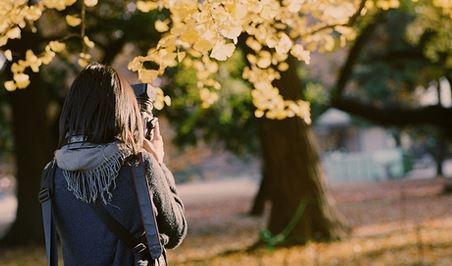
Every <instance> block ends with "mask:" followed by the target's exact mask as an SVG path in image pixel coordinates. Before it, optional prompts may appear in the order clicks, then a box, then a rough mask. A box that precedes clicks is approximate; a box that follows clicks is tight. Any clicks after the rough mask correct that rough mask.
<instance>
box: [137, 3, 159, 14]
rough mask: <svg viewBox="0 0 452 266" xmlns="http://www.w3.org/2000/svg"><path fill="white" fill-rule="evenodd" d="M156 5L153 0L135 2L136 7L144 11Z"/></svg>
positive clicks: (152, 8)
mask: <svg viewBox="0 0 452 266" xmlns="http://www.w3.org/2000/svg"><path fill="white" fill-rule="evenodd" d="M157 7H158V4H157V3H155V2H151V1H138V2H137V9H138V10H140V11H141V12H144V13H147V12H149V11H151V10H154V9H156V8H157Z"/></svg>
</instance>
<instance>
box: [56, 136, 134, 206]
mask: <svg viewBox="0 0 452 266" xmlns="http://www.w3.org/2000/svg"><path fill="white" fill-rule="evenodd" d="M77 140H78V141H77ZM129 155H131V152H130V150H129V149H127V148H126V147H125V145H124V144H122V143H120V142H112V143H108V144H102V145H99V144H92V143H87V142H83V141H80V139H77V138H72V139H71V142H70V143H69V144H67V145H65V146H63V147H62V148H61V149H59V150H57V151H56V152H55V159H56V163H57V165H58V167H59V168H61V169H62V172H63V176H64V178H65V179H66V182H67V185H68V189H69V191H72V192H73V194H74V195H75V197H76V198H78V199H80V200H81V201H84V202H87V203H90V202H94V201H95V200H96V199H97V197H99V195H100V197H101V199H102V201H103V202H104V203H105V204H106V203H107V202H109V201H110V200H111V198H112V193H111V191H112V190H113V189H114V188H115V187H116V182H115V180H116V177H117V176H118V173H119V170H120V169H121V166H122V164H123V162H124V159H125V158H126V157H128V156H129Z"/></svg>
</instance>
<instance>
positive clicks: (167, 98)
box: [164, 95, 171, 106]
mask: <svg viewBox="0 0 452 266" xmlns="http://www.w3.org/2000/svg"><path fill="white" fill-rule="evenodd" d="M164 101H165V103H166V105H168V106H171V98H170V97H169V96H168V95H166V96H165V98H164Z"/></svg>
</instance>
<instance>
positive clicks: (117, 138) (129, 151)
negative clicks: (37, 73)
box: [54, 64, 187, 266]
mask: <svg viewBox="0 0 452 266" xmlns="http://www.w3.org/2000/svg"><path fill="white" fill-rule="evenodd" d="M154 131H155V132H154V137H153V139H152V140H151V141H149V140H146V139H144V137H143V136H144V132H143V122H142V118H141V116H140V112H139V107H138V104H137V101H136V99H135V95H134V93H133V90H132V88H131V87H130V86H129V85H128V83H127V82H126V81H125V80H124V79H123V78H121V77H120V76H119V75H118V73H117V72H116V71H115V70H114V69H113V68H111V67H108V66H103V65H100V64H92V65H89V66H88V67H86V68H85V69H84V70H83V71H82V72H81V73H80V74H79V75H78V76H77V78H76V79H75V81H74V83H73V84H72V86H71V89H70V91H69V94H68V95H67V97H66V100H65V103H64V106H63V110H62V113H61V117H60V148H59V149H58V150H57V151H56V152H55V159H56V164H57V168H56V171H55V194H54V201H55V206H54V208H55V213H56V215H55V216H56V217H55V219H56V226H57V231H58V234H59V236H60V239H61V243H62V247H63V259H64V264H65V265H67V266H71V265H76V266H81V265H96V266H99V265H117V266H124V265H136V264H138V263H141V264H144V265H146V262H145V261H142V258H139V257H138V256H137V255H136V254H135V253H134V252H132V251H131V250H130V249H129V248H128V247H127V246H126V244H125V243H123V242H122V241H121V240H120V239H119V238H118V237H117V236H116V235H115V234H114V233H112V232H111V231H110V230H109V229H108V228H107V226H106V225H105V224H104V223H103V222H102V221H101V220H100V218H99V216H97V215H96V213H95V211H94V210H93V208H92V206H90V204H93V203H94V202H100V203H101V204H102V205H104V206H105V208H106V209H107V210H108V212H109V213H110V214H111V215H112V216H113V217H114V218H115V219H116V220H117V221H118V222H120V224H121V225H123V226H124V227H125V228H126V229H127V230H128V231H129V232H130V233H132V234H133V235H134V236H135V237H137V238H138V237H139V236H140V234H141V233H142V232H143V230H144V229H143V226H142V223H141V216H140V210H139V207H138V203H137V196H136V194H135V191H134V187H133V180H132V179H131V178H132V177H131V169H130V168H131V167H132V166H131V163H130V158H136V156H134V155H137V154H139V153H142V160H143V162H144V165H145V170H146V171H145V172H146V178H147V181H148V184H149V187H150V189H151V191H150V193H151V194H152V198H153V202H154V205H155V206H154V210H155V212H156V213H157V214H156V215H157V218H156V220H157V224H158V229H159V232H160V238H161V241H162V243H163V244H164V246H165V247H166V248H175V247H176V246H178V245H179V244H180V243H181V241H182V240H183V238H184V237H185V235H186V231H187V223H186V221H185V217H184V207H183V204H182V201H181V199H180V198H179V197H178V195H177V193H176V187H175V182H174V177H173V176H172V174H171V172H170V171H169V170H168V168H167V167H166V166H165V164H164V163H163V142H162V138H161V135H160V131H159V126H158V123H157V125H156V127H155V129H154ZM143 147H145V149H144V148H143ZM143 151H144V152H143Z"/></svg>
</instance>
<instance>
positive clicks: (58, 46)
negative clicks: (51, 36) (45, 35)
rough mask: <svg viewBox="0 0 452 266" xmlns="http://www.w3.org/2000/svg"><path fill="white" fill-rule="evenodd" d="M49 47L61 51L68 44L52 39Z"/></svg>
mask: <svg viewBox="0 0 452 266" xmlns="http://www.w3.org/2000/svg"><path fill="white" fill-rule="evenodd" d="M49 48H50V49H51V50H52V51H54V52H55V53H59V52H61V51H63V50H64V49H66V44H65V43H62V42H59V41H51V42H49Z"/></svg>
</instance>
